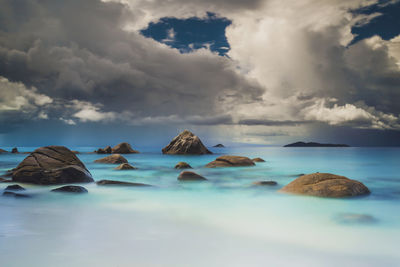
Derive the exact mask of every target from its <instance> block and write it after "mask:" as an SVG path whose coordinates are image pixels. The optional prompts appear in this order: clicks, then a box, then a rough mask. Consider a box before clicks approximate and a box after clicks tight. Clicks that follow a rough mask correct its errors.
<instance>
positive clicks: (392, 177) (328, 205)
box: [0, 147, 400, 266]
mask: <svg viewBox="0 0 400 267" xmlns="http://www.w3.org/2000/svg"><path fill="white" fill-rule="evenodd" d="M33 149H34V148H20V150H21V151H32V150H33ZM71 149H73V150H78V151H82V152H90V151H93V150H94V149H95V148H90V147H85V148H83V147H82V148H73V147H71ZM212 150H213V152H216V153H215V154H213V155H203V156H175V155H162V154H161V152H159V151H156V150H145V151H143V152H142V153H140V154H129V155H124V156H125V157H126V158H127V159H128V161H129V163H130V164H131V165H132V166H135V167H137V168H138V170H134V171H116V170H113V168H114V167H115V165H106V164H96V163H93V161H94V160H95V159H98V158H100V157H102V155H97V154H85V153H81V154H78V157H79V158H80V159H81V160H82V161H83V162H84V163H85V165H86V167H87V168H88V169H89V170H90V172H91V173H92V175H93V177H94V179H95V180H101V179H111V180H120V181H130V182H140V183H146V184H151V185H154V187H149V188H123V187H101V186H97V185H96V184H94V183H93V184H86V185H84V187H85V188H87V189H88V191H89V194H84V195H68V194H62V193H54V192H50V189H52V188H54V187H55V186H35V185H23V187H25V188H26V189H27V190H26V192H27V193H29V194H32V196H33V197H32V198H29V199H17V198H9V197H0V257H1V262H2V264H1V265H2V266H44V265H46V266H282V265H285V266H292V265H296V266H396V265H398V264H399V262H400V255H399V253H398V240H400V213H399V204H400V177H399V173H400V166H399V164H398V162H399V160H400V149H399V148H277V147H241V148H222V149H216V148H212ZM222 154H230V155H241V156H248V157H250V158H254V157H262V158H263V159H265V160H266V162H264V163H256V166H254V167H240V168H217V169H207V168H204V165H205V164H207V163H208V162H210V161H212V160H214V159H215V158H216V157H218V156H219V155H222ZM25 156H26V154H0V173H3V172H5V171H6V170H8V169H10V168H13V167H15V166H16V165H17V164H18V163H19V162H20V161H21V160H23V158H24V157H25ZM179 161H185V162H187V163H189V164H190V165H191V166H192V167H193V168H194V169H193V171H194V172H196V173H198V174H200V175H203V176H204V177H206V178H207V179H209V181H207V182H200V183H199V182H192V183H182V182H178V181H177V176H178V175H179V173H180V170H175V169H174V168H173V167H174V166H175V164H176V163H177V162H179ZM312 172H330V173H334V174H339V175H344V176H347V177H349V178H351V179H356V180H359V181H361V182H362V183H364V184H365V185H366V186H368V188H369V189H370V190H371V192H372V193H371V195H369V196H366V197H361V198H353V199H323V198H315V197H304V196H293V195H287V194H282V193H279V192H277V191H278V190H279V189H280V188H281V187H283V186H284V185H286V184H288V183H289V182H290V181H292V180H293V179H295V178H296V177H297V176H298V175H299V174H302V173H312ZM260 180H273V181H276V182H277V183H278V186H275V187H274V186H271V187H253V186H251V183H252V182H254V181H260ZM7 185H9V184H0V190H3V189H4V188H5V187H6V186H7ZM3 264H4V265H3Z"/></svg>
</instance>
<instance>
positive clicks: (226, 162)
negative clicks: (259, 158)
mask: <svg viewBox="0 0 400 267" xmlns="http://www.w3.org/2000/svg"><path fill="white" fill-rule="evenodd" d="M254 165H255V164H254V162H253V161H252V160H251V159H249V158H248V157H240V156H221V157H218V158H216V159H215V160H214V161H211V162H210V163H208V164H207V165H206V167H207V168H216V167H243V166H254Z"/></svg>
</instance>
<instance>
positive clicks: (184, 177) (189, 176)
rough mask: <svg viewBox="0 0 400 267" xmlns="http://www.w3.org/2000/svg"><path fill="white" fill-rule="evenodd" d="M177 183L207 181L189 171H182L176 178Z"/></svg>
mask: <svg viewBox="0 0 400 267" xmlns="http://www.w3.org/2000/svg"><path fill="white" fill-rule="evenodd" d="M178 180H179V181H207V179H206V178H204V177H203V176H201V175H199V174H197V173H195V172H189V171H183V172H181V173H180V174H179V176H178Z"/></svg>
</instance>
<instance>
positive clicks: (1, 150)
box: [0, 148, 8, 153]
mask: <svg viewBox="0 0 400 267" xmlns="http://www.w3.org/2000/svg"><path fill="white" fill-rule="evenodd" d="M7 152H8V151H7V150H4V149H1V148H0V153H7Z"/></svg>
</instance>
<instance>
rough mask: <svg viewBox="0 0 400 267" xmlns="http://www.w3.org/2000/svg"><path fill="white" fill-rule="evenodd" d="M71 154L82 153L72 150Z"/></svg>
mask: <svg viewBox="0 0 400 267" xmlns="http://www.w3.org/2000/svg"><path fill="white" fill-rule="evenodd" d="M71 152H72V153H74V154H80V153H81V152H79V151H76V150H71Z"/></svg>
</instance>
